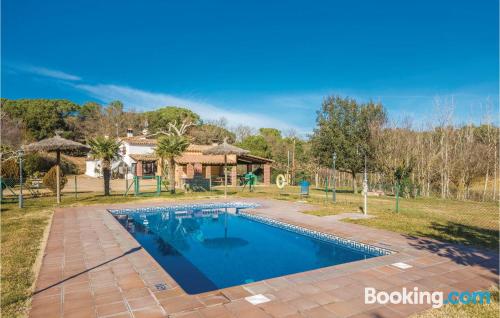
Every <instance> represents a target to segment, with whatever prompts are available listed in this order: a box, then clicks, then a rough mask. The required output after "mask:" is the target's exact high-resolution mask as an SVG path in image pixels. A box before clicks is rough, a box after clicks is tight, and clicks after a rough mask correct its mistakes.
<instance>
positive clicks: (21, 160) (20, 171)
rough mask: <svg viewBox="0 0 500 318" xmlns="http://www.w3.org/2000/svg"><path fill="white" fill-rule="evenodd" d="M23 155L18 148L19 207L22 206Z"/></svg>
mask: <svg viewBox="0 0 500 318" xmlns="http://www.w3.org/2000/svg"><path fill="white" fill-rule="evenodd" d="M23 155H24V152H23V151H22V150H19V208H23V203H24V202H23Z"/></svg>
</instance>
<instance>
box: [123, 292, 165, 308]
mask: <svg viewBox="0 0 500 318" xmlns="http://www.w3.org/2000/svg"><path fill="white" fill-rule="evenodd" d="M127 302H128V305H129V307H130V308H131V309H132V310H137V309H140V308H144V307H153V306H156V305H158V304H157V302H156V299H154V298H153V297H152V296H151V295H148V296H145V297H140V298H134V299H131V300H127Z"/></svg>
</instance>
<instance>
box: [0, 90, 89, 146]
mask: <svg viewBox="0 0 500 318" xmlns="http://www.w3.org/2000/svg"><path fill="white" fill-rule="evenodd" d="M79 109H80V106H79V105H78V104H75V103H73V102H71V101H68V100H63V99H17V100H10V99H5V98H3V99H2V111H3V112H5V113H6V114H7V115H8V116H9V117H10V118H11V119H13V120H14V119H21V121H22V122H23V124H24V126H25V128H26V132H27V138H28V139H31V140H41V139H44V138H47V137H51V136H53V135H54V132H55V131H56V130H62V131H64V133H63V137H65V138H72V137H73V133H72V129H71V127H69V120H68V119H69V118H72V117H76V116H77V114H78V111H79Z"/></svg>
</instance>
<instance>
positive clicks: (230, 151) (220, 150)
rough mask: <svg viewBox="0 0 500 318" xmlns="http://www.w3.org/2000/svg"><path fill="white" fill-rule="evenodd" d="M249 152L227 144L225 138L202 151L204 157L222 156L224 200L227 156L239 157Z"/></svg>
mask: <svg viewBox="0 0 500 318" xmlns="http://www.w3.org/2000/svg"><path fill="white" fill-rule="evenodd" d="M249 152H250V151H248V150H245V149H241V148H238V147H236V146H233V145H230V144H228V143H227V137H226V138H224V142H223V143H222V144H220V145H217V146H214V147H212V148H208V149H207V150H205V151H203V154H204V155H224V198H227V155H236V156H241V155H244V154H247V153H249Z"/></svg>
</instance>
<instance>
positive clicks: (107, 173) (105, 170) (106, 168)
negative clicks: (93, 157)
mask: <svg viewBox="0 0 500 318" xmlns="http://www.w3.org/2000/svg"><path fill="white" fill-rule="evenodd" d="M110 166H111V163H110V162H109V160H103V161H102V176H103V178H104V195H110V186H109V182H110V179H111V167H110Z"/></svg>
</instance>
